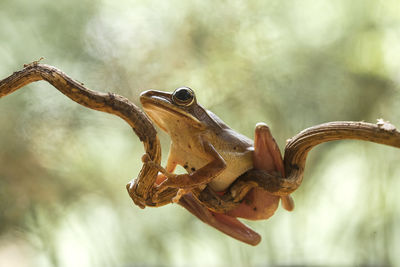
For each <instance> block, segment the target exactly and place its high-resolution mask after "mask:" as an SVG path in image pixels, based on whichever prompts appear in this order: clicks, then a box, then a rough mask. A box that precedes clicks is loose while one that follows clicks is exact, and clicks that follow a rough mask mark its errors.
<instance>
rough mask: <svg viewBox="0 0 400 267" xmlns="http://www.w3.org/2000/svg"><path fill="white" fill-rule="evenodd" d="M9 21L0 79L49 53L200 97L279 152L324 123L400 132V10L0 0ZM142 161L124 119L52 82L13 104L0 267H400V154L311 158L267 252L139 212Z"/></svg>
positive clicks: (82, 72) (82, 67) (161, 211)
mask: <svg viewBox="0 0 400 267" xmlns="http://www.w3.org/2000/svg"><path fill="white" fill-rule="evenodd" d="M0 25H1V26H0V61H1V64H0V78H4V77H6V76H8V75H10V74H11V73H12V72H13V71H16V70H19V69H21V67H22V65H23V64H24V63H29V62H32V61H33V60H37V59H39V58H40V57H45V58H46V59H45V60H44V61H43V63H46V64H50V65H53V66H56V67H58V68H60V69H61V70H63V71H64V72H66V73H67V74H68V75H70V76H71V77H73V78H74V79H77V80H79V81H81V82H83V83H84V84H85V85H86V86H87V87H89V88H91V89H94V90H98V91H111V92H115V93H118V94H121V95H124V96H126V97H128V98H129V99H130V100H131V101H133V102H135V103H137V104H138V96H139V93H140V92H141V91H143V90H147V89H159V90H165V91H172V90H174V89H175V88H177V87H180V86H189V87H191V88H193V89H194V90H195V91H196V93H197V99H198V101H199V102H200V103H203V105H204V106H205V107H206V108H208V109H210V110H212V111H213V112H214V113H216V114H217V115H219V116H220V117H221V118H222V119H223V120H224V121H225V122H226V123H227V124H228V125H230V126H231V127H232V128H233V129H235V130H237V131H239V132H241V133H243V134H245V135H247V136H249V137H252V136H253V131H254V126H255V124H256V123H257V122H260V121H263V122H266V123H268V124H269V125H270V127H271V128H272V131H273V134H274V136H275V138H276V140H277V141H278V143H279V145H280V146H281V148H283V147H284V145H285V140H286V139H287V138H290V137H292V136H293V135H295V134H296V133H297V132H299V131H300V130H302V129H304V128H306V127H309V126H312V125H315V124H319V123H323V122H327V121H335V120H364V121H368V122H375V121H376V119H378V118H384V119H385V120H388V121H390V122H392V123H393V124H394V125H396V126H398V127H400V116H399V115H400V108H399V107H400V91H399V83H400V3H399V1H397V0H385V1H374V0H354V1H346V0H338V1H333V0H331V1H329V0H320V1H309V0H303V1H279V0H268V1H262V0H259V1H251V0H250V1H236V0H230V1H208V0H195V1H161V0H159V1H155V0H150V1H133V0H130V1H127V0H120V1H112V0H60V1H46V0H36V1H24V0H1V1H0ZM160 136H161V141H162V142H163V149H164V150H163V153H164V156H165V155H166V153H167V150H168V137H167V136H166V135H165V134H163V133H161V135H160ZM142 153H143V146H142V144H141V143H140V142H139V140H138V138H137V137H136V136H135V135H134V134H133V132H132V130H131V129H130V127H129V126H128V125H127V124H126V123H125V122H123V121H122V120H120V119H119V118H117V117H114V116H111V115H108V114H104V113H101V112H97V111H92V110H88V109H85V108H83V107H81V106H79V105H78V104H76V103H74V102H72V101H71V100H69V99H67V98H66V97H65V96H63V95H62V94H61V93H59V92H58V91H57V90H55V89H54V88H53V87H51V86H50V85H49V84H47V83H45V82H39V83H35V84H31V85H29V86H26V87H25V88H23V89H22V90H19V91H17V92H15V93H13V94H12V95H9V96H7V97H5V98H2V99H1V100H0V266H204V265H205V264H207V265H208V266H266V265H295V264H296V265H305V266H307V265H330V266H338V265H347V266H354V265H374V266H375V265H387V266H390V265H393V266H395V265H397V266H399V265H400V256H399V251H400V225H399V221H400V205H399V204H398V202H399V201H400V166H399V163H400V161H399V159H400V150H398V149H394V148H391V147H385V146H382V145H377V144H370V143H366V142H361V141H339V142H334V143H329V144H324V145H321V146H319V147H317V148H315V149H314V150H313V151H312V152H311V153H310V155H309V158H308V161H307V169H306V173H305V179H304V182H303V185H302V186H301V187H300V188H299V189H298V190H297V191H296V192H295V193H294V195H293V196H294V198H295V201H296V208H295V211H293V212H291V213H289V212H286V211H285V210H283V209H281V208H280V209H279V210H278V211H277V212H276V214H275V216H273V217H272V218H271V219H269V220H267V221H257V222H251V223H250V224H251V225H252V226H253V227H254V228H255V230H256V231H258V232H260V233H261V235H262V236H263V241H262V242H261V244H260V245H259V246H257V247H251V246H248V245H245V244H242V243H240V242H238V241H236V240H233V239H231V238H230V237H227V236H225V235H222V234H221V233H219V232H218V231H216V230H214V229H212V228H210V227H209V226H207V225H205V224H203V223H202V222H200V221H199V220H197V219H196V218H194V217H193V216H192V215H191V214H189V213H188V212H186V211H185V210H184V209H182V208H181V207H179V206H177V205H169V206H165V207H162V208H157V209H152V208H146V209H144V210H141V209H139V208H138V207H136V206H134V205H133V203H132V201H131V199H130V198H129V196H128V194H127V192H126V190H125V184H126V183H127V182H128V181H129V180H131V179H132V178H134V177H135V176H136V175H137V173H138V171H139V169H140V167H141V161H140V157H141V155H142ZM164 162H165V158H164Z"/></svg>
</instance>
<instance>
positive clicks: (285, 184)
mask: <svg viewBox="0 0 400 267" xmlns="http://www.w3.org/2000/svg"><path fill="white" fill-rule="evenodd" d="M343 139H356V140H364V141H369V142H373V143H378V144H384V145H388V146H393V147H397V148H400V132H399V131H398V130H396V128H395V127H394V126H393V125H392V124H390V123H388V122H385V121H383V120H381V119H380V120H378V123H377V124H372V123H366V122H353V121H337V122H328V123H324V124H320V125H316V126H313V127H310V128H307V129H305V130H303V131H301V132H300V133H298V134H297V135H295V136H294V137H292V138H290V139H289V140H288V142H287V144H286V147H285V155H284V164H285V173H286V174H287V177H286V178H284V177H278V176H274V175H272V174H270V173H266V172H264V171H261V170H255V169H253V170H250V171H248V172H246V173H245V174H243V175H242V176H240V177H239V178H238V179H237V180H236V181H235V183H234V184H233V185H232V186H231V188H230V194H231V195H232V197H233V198H235V199H238V198H239V199H240V198H243V196H244V195H246V193H247V192H248V191H249V190H250V189H252V188H254V187H257V186H259V187H262V188H264V189H265V190H266V191H268V192H270V193H271V194H274V195H279V196H285V195H288V194H291V193H293V192H294V191H295V190H296V189H297V188H298V187H299V186H300V184H301V182H302V181H303V174H304V169H305V166H306V159H307V155H308V152H309V151H310V150H311V149H312V148H313V147H315V146H316V145H319V144H322V143H325V142H329V141H335V140H343Z"/></svg>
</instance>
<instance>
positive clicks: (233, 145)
mask: <svg viewBox="0 0 400 267" xmlns="http://www.w3.org/2000/svg"><path fill="white" fill-rule="evenodd" d="M140 102H141V104H142V106H143V110H144V112H145V113H146V114H147V115H148V117H149V118H150V119H151V121H152V122H154V123H155V124H156V125H157V126H158V127H159V128H160V129H161V130H163V131H164V132H166V133H167V134H168V135H169V137H170V139H171V143H170V149H169V154H168V158H167V163H166V167H165V168H164V167H162V166H157V167H158V168H159V170H160V172H159V174H158V176H157V179H156V182H155V187H156V189H157V190H158V191H159V192H162V191H163V190H166V189H167V188H177V189H179V190H178V193H177V195H176V197H175V198H174V199H173V202H175V203H178V204H179V205H181V206H182V207H184V208H185V209H186V210H188V211H189V212H190V213H192V214H193V215H195V216H196V217H197V218H198V219H200V220H201V221H203V222H205V223H206V224H208V225H210V226H212V227H214V228H216V229H217V230H219V231H221V232H223V233H225V234H227V235H229V236H231V237H233V238H235V239H237V240H239V241H242V242H245V243H247V244H250V245H257V244H258V243H259V242H260V241H261V236H260V235H259V234H258V233H257V232H255V231H254V230H253V229H251V228H250V227H249V226H248V225H246V224H245V223H243V222H242V221H240V220H239V219H238V218H242V219H247V220H265V219H268V218H270V217H271V216H272V215H273V214H274V213H275V211H276V210H277V208H278V206H279V202H281V204H282V207H283V208H284V209H286V210H288V211H292V210H293V208H294V201H293V198H292V197H291V196H290V195H286V196H277V195H272V194H271V193H269V192H267V191H266V190H264V189H263V188H261V187H255V188H252V189H251V190H250V191H249V192H248V193H247V194H246V195H245V197H244V199H243V200H242V201H241V202H240V204H239V205H238V206H237V207H235V208H234V209H232V210H228V211H224V212H216V211H214V210H211V209H209V208H208V207H207V206H206V205H204V204H203V203H201V201H199V199H198V198H196V196H195V195H194V194H192V190H194V189H196V190H203V189H204V188H205V187H206V186H207V187H208V188H210V189H211V190H213V191H214V192H215V193H216V194H217V195H218V194H219V195H223V194H224V192H226V190H227V189H228V188H229V187H230V186H231V185H232V184H233V183H234V182H235V180H236V179H238V177H240V176H241V175H242V174H243V173H246V172H247V171H249V170H252V169H258V170H264V171H266V172H269V173H273V174H277V175H279V176H281V177H284V176H285V170H284V164H283V159H282V155H281V152H280V150H279V146H278V144H277V143H276V141H275V139H274V138H273V136H272V134H271V131H270V128H269V126H268V125H267V124H265V123H257V124H256V127H255V134H254V140H251V139H250V138H248V137H246V136H244V135H242V134H240V133H238V132H236V131H234V130H233V129H231V128H230V127H229V126H228V125H227V124H226V123H224V122H223V121H222V120H221V119H220V118H219V117H218V116H216V115H215V114H214V113H213V112H211V111H209V110H207V109H205V108H204V107H203V106H202V105H200V104H199V103H198V102H197V99H196V95H195V93H194V91H193V90H192V89H191V88H189V87H179V88H177V89H176V90H174V91H173V92H172V93H170V92H164V91H158V90H148V91H145V92H143V93H142V94H141V95H140ZM178 165H179V166H182V167H183V168H184V169H185V170H186V173H184V174H175V173H174V171H175V170H176V167H177V166H178Z"/></svg>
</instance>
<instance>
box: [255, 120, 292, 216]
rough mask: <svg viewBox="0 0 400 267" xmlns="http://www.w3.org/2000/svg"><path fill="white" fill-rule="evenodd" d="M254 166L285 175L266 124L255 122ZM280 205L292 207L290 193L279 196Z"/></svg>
mask: <svg viewBox="0 0 400 267" xmlns="http://www.w3.org/2000/svg"><path fill="white" fill-rule="evenodd" d="M254 168H255V169H259V170H265V171H268V172H278V173H279V174H280V175H282V177H285V168H284V166H283V159H282V154H281V151H280V150H279V146H278V144H277V143H276V141H275V139H274V137H273V136H272V134H271V131H270V129H269V127H268V125H267V124H265V123H257V125H256V130H255V134H254ZM281 200H282V206H283V208H285V209H286V210H288V211H292V210H293V209H294V201H293V198H292V197H291V196H290V195H287V196H284V197H281Z"/></svg>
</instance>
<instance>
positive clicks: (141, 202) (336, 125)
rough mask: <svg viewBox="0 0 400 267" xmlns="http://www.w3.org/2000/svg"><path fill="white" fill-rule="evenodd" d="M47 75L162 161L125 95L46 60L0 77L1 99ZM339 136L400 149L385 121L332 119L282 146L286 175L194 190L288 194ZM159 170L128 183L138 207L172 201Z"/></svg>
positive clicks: (212, 202) (248, 176)
mask: <svg viewBox="0 0 400 267" xmlns="http://www.w3.org/2000/svg"><path fill="white" fill-rule="evenodd" d="M39 80H45V81H47V82H49V83H50V84H52V85H53V86H54V87H56V88H57V89H58V90H59V91H60V92H62V93H63V94H64V95H66V96H67V97H69V98H70V99H72V100H73V101H75V102H77V103H79V104H81V105H83V106H85V107H88V108H91V109H95V110H99V111H103V112H107V113H110V114H114V115H117V116H119V117H121V118H122V119H124V120H125V121H126V122H127V123H128V124H129V125H130V126H131V127H132V129H133V130H134V131H135V133H136V135H137V136H138V137H139V139H140V140H141V141H142V142H143V144H144V148H145V151H146V153H147V156H148V157H150V159H151V160H152V161H153V162H156V163H158V164H159V163H160V159H161V150H160V142H159V140H158V137H157V132H156V130H155V128H154V126H153V124H152V122H151V121H150V120H149V119H148V117H147V116H146V115H145V114H144V113H143V112H142V111H141V110H140V109H139V108H138V107H137V106H135V105H134V104H133V103H131V102H130V101H129V100H128V99H126V98H124V97H122V96H119V95H116V94H113V93H100V92H95V91H92V90H89V89H87V88H85V87H84V86H83V85H82V84H80V83H78V82H76V81H74V80H73V79H71V78H69V77H68V76H67V75H66V74H65V73H63V72H62V71H60V70H58V69H56V68H54V67H52V66H48V65H43V64H38V62H33V63H31V64H28V65H26V66H25V68H24V69H23V70H21V71H18V72H15V73H13V74H12V75H11V76H9V77H7V78H6V79H4V80H1V81H0V98H1V97H3V96H6V95H8V94H10V93H12V92H14V91H16V90H18V89H19V88H21V87H23V86H24V85H26V84H29V83H31V82H35V81H39ZM341 139H358V140H365V141H370V142H375V143H380V144H385V145H389V146H394V147H398V148H400V132H399V131H397V130H396V128H395V127H394V126H393V125H391V124H389V123H387V122H384V121H383V120H379V121H378V123H377V124H371V123H364V122H330V123H325V124H321V125H317V126H313V127H311V128H308V129H305V130H303V131H302V132H300V133H299V134H297V135H296V136H294V137H293V138H291V139H289V140H288V143H287V144H286V148H285V156H284V163H285V171H286V174H287V177H286V178H284V177H279V176H276V175H273V174H271V173H267V172H265V171H261V170H250V171H248V172H247V173H245V174H243V175H242V176H240V177H239V178H238V179H237V180H236V181H235V182H234V183H233V184H232V185H231V187H230V188H229V190H228V191H227V193H226V194H225V195H224V196H219V195H217V194H215V193H214V192H213V191H212V190H211V189H210V188H208V187H206V189H205V190H202V191H200V190H194V191H193V193H194V194H195V195H196V196H197V198H198V199H199V200H200V201H202V202H203V203H204V204H205V205H206V206H207V207H209V208H210V209H212V210H214V211H216V212H224V211H227V210H231V209H233V208H234V207H236V206H237V205H238V204H239V202H240V201H241V200H242V199H243V197H244V196H245V195H246V193H247V192H248V191H249V190H251V189H252V188H253V187H255V186H261V187H263V188H264V189H265V190H267V191H269V192H271V193H272V194H275V195H281V196H283V195H287V194H290V193H292V192H293V191H295V190H296V189H297V188H298V187H299V186H300V184H301V182H302V180H303V172H304V168H305V164H306V158H307V154H308V152H309V151H310V150H311V149H312V148H313V147H314V146H316V145H318V144H321V143H324V142H328V141H333V140H341ZM156 178H157V169H155V168H151V167H150V166H149V165H147V164H144V165H143V167H142V169H141V171H140V173H139V177H138V178H137V179H135V180H134V181H132V182H131V183H129V184H128V185H127V189H128V192H129V195H130V196H131V198H132V199H133V201H134V202H135V204H137V205H138V206H140V207H142V208H144V207H145V206H162V205H165V204H168V203H171V199H172V198H173V197H174V196H175V195H176V192H177V189H173V188H169V189H168V190H165V191H163V192H161V193H160V194H156V188H154V182H155V180H156Z"/></svg>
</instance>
